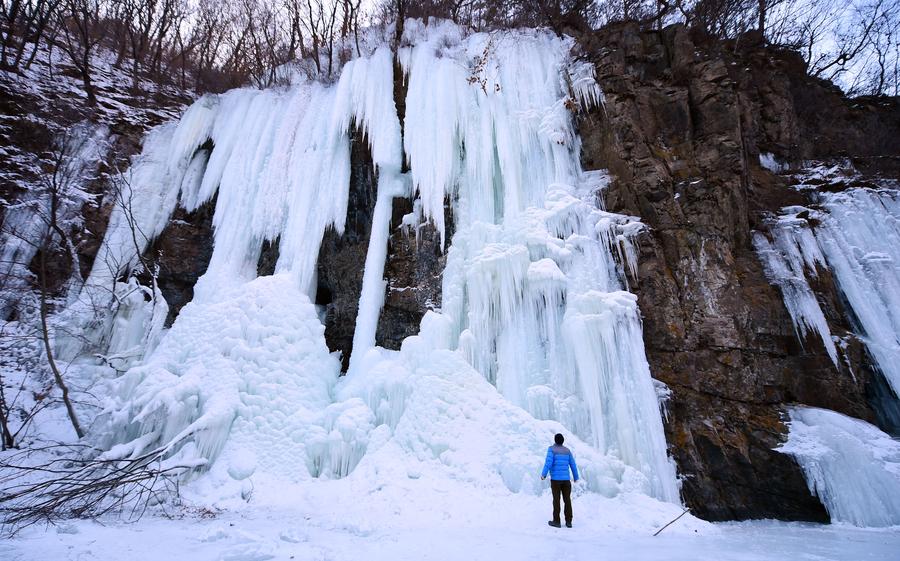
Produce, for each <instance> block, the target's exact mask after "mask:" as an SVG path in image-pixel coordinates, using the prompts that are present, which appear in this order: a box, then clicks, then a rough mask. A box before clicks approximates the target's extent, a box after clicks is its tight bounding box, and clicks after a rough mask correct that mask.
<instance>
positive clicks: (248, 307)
mask: <svg viewBox="0 0 900 561" xmlns="http://www.w3.org/2000/svg"><path fill="white" fill-rule="evenodd" d="M339 372H340V363H339V361H338V360H337V358H336V357H333V356H331V355H330V354H329V351H328V348H327V347H326V346H325V339H324V327H323V326H322V324H321V323H320V322H319V318H318V316H317V315H316V311H315V307H314V306H313V305H312V304H311V303H310V302H309V299H308V298H307V297H306V295H305V294H302V293H301V292H300V291H299V290H298V289H297V287H296V285H295V279H292V278H291V277H290V276H289V275H286V274H284V275H275V276H272V277H260V278H258V279H255V280H253V281H250V282H248V283H247V284H245V285H242V286H240V287H238V288H235V289H232V290H230V291H224V292H222V293H221V294H220V295H219V297H218V298H217V299H214V300H209V301H205V302H197V301H194V302H191V303H189V304H188V305H186V306H185V307H184V309H183V310H182V312H181V314H180V315H179V316H178V321H177V322H175V324H174V325H173V326H172V329H171V330H170V331H169V332H168V333H167V334H166V337H165V338H164V339H163V341H162V342H161V343H160V345H159V347H158V348H157V349H156V351H155V352H154V353H153V354H152V355H151V356H150V358H149V359H148V360H146V361H145V362H144V363H143V364H141V365H139V366H136V367H134V368H131V369H130V370H129V371H128V372H127V373H126V374H125V375H124V376H123V377H122V378H120V379H118V380H116V381H115V383H114V387H113V393H112V396H113V398H114V399H115V401H114V402H113V403H112V405H111V406H110V407H109V410H108V411H107V412H106V416H107V417H108V418H107V419H106V420H107V423H108V425H109V426H110V428H112V429H113V432H112V433H111V434H108V435H107V438H113V440H110V441H109V442H107V443H106V444H107V446H111V449H110V451H109V452H107V456H108V457H118V458H123V457H130V456H137V455H140V454H142V453H144V452H147V451H150V450H154V449H156V448H158V447H165V448H166V449H168V452H167V455H169V456H178V457H183V458H186V459H189V458H194V459H199V460H207V461H215V460H216V458H217V457H218V455H219V453H220V452H221V451H222V449H223V448H225V447H226V443H227V448H228V449H229V450H232V451H235V453H236V454H237V453H238V451H239V454H238V456H235V459H234V460H233V461H234V464H233V465H229V470H231V471H232V472H233V474H234V475H235V478H236V479H243V478H245V477H248V476H249V475H250V474H252V472H253V470H254V469H255V466H257V465H258V466H259V467H261V468H263V469H266V470H269V471H273V472H275V473H278V474H282V475H289V476H292V475H293V474H295V473H298V470H297V468H296V466H298V465H299V466H305V465H306V463H307V459H308V456H307V453H306V446H307V443H308V442H311V441H312V439H310V438H309V431H310V429H309V427H310V426H311V425H312V424H314V423H315V422H316V421H317V420H318V419H319V417H320V416H321V415H322V412H323V410H325V409H326V408H327V407H328V406H329V405H331V403H332V399H331V389H332V386H333V385H334V383H335V381H336V380H337V377H338V374H339ZM115 442H121V443H122V444H118V445H114V444H115ZM230 460H231V459H229V461H230ZM303 471H305V470H299V472H300V473H302V472H303Z"/></svg>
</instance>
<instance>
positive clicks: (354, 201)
mask: <svg viewBox="0 0 900 561" xmlns="http://www.w3.org/2000/svg"><path fill="white" fill-rule="evenodd" d="M377 186H378V180H377V176H376V169H375V165H374V164H373V163H372V155H371V154H370V152H369V147H368V144H367V141H366V139H365V138H363V136H362V134H361V133H359V132H358V131H357V132H355V133H354V134H353V136H352V137H351V150H350V199H349V204H348V206H347V222H346V226H345V228H344V232H343V234H341V235H338V234H337V232H335V231H334V230H329V231H327V232H326V233H325V237H324V239H323V240H322V246H321V248H320V250H319V260H318V289H317V296H316V303H317V304H318V305H321V306H324V307H325V341H326V342H327V343H328V348H329V349H331V350H332V351H340V352H341V360H342V365H343V369H344V371H346V370H347V367H348V365H349V362H350V354H351V353H352V351H353V332H354V330H355V328H356V316H357V313H358V312H359V296H360V292H361V291H362V279H363V269H364V265H365V262H366V253H367V251H368V249H369V237H370V234H371V229H372V214H373V212H374V210H375V201H376V196H377ZM411 211H412V203H411V201H410V200H409V199H399V198H398V199H394V203H393V216H392V219H391V225H390V232H391V234H390V238H389V240H388V257H387V261H386V263H385V271H384V278H385V280H386V281H387V286H386V289H385V297H384V307H383V308H382V311H381V315H380V317H379V321H378V326H377V331H376V336H375V342H376V343H377V344H378V345H381V346H383V347H385V348H388V349H399V348H400V343H401V342H402V341H403V339H405V338H406V337H408V336H410V335H415V334H416V333H418V331H419V322H420V320H421V319H422V316H423V315H424V314H425V312H426V311H427V310H428V309H430V308H433V307H437V306H440V302H441V278H442V276H443V271H444V256H443V253H442V251H441V247H440V243H441V239H440V235H439V234H438V233H437V232H436V231H435V229H434V228H433V227H432V226H430V225H423V226H421V227H420V228H419V230H418V232H415V231H405V230H403V229H401V228H400V224H401V220H402V218H403V215H405V214H407V213H409V212H411Z"/></svg>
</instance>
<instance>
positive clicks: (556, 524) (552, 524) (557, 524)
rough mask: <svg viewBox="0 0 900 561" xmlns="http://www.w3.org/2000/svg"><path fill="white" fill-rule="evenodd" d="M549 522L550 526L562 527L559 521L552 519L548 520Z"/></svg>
mask: <svg viewBox="0 0 900 561" xmlns="http://www.w3.org/2000/svg"><path fill="white" fill-rule="evenodd" d="M547 524H549V525H550V526H553V527H554V528H562V525H561V524H560V523H559V522H554V521H552V520H548V521H547Z"/></svg>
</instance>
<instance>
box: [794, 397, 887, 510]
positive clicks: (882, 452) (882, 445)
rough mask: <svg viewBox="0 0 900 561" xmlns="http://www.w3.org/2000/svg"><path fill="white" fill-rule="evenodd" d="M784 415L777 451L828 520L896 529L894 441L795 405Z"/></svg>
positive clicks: (875, 431)
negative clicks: (798, 472) (801, 476)
mask: <svg viewBox="0 0 900 561" xmlns="http://www.w3.org/2000/svg"><path fill="white" fill-rule="evenodd" d="M790 416H791V421H790V423H789V426H790V432H789V434H788V441H787V442H786V443H785V444H784V445H783V446H782V447H781V448H779V450H780V451H781V452H784V453H786V454H790V455H792V456H794V457H795V458H797V461H798V462H799V463H800V466H801V467H802V468H803V472H804V473H805V474H806V481H807V483H808V484H809V490H810V491H812V492H813V493H814V494H816V495H817V496H818V497H819V498H820V499H822V503H823V504H824V505H825V508H826V509H828V514H830V515H831V519H832V520H833V521H835V522H847V523H850V524H854V525H856V526H875V527H878V526H898V525H900V442H898V441H897V440H896V439H893V438H891V437H890V436H889V435H887V434H885V433H884V432H882V431H880V430H879V429H878V428H877V427H875V426H873V425H870V424H869V423H866V422H865V421H860V420H859V419H854V418H852V417H847V416H846V415H841V414H840V413H836V412H834V411H829V410H828V409H817V408H813V407H795V408H792V409H791V410H790Z"/></svg>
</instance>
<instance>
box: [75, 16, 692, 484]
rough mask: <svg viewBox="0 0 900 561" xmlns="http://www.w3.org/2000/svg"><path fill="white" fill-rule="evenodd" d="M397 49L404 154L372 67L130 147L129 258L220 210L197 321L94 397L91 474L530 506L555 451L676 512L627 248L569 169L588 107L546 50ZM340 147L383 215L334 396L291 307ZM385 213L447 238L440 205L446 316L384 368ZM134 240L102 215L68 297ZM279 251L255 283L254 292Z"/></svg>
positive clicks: (589, 94)
mask: <svg viewBox="0 0 900 561" xmlns="http://www.w3.org/2000/svg"><path fill="white" fill-rule="evenodd" d="M406 33H407V37H406V38H405V40H404V45H408V46H405V47H402V48H401V51H400V53H399V55H398V56H399V59H400V62H401V67H402V69H403V71H404V72H405V73H406V80H408V86H409V87H408V93H407V97H406V108H407V111H406V118H405V129H404V133H405V134H404V136H403V138H402V139H401V136H400V124H399V119H398V117H397V112H396V108H395V106H394V103H393V97H392V95H393V93H392V92H393V83H394V78H395V77H394V76H393V64H392V62H393V61H392V59H391V53H390V52H389V51H388V50H387V49H386V48H380V49H377V50H375V51H374V52H373V53H371V54H370V55H369V56H366V57H361V58H358V59H355V60H353V61H352V62H350V63H348V64H347V65H346V66H345V67H344V69H343V72H342V74H341V76H340V79H339V80H338V82H337V84H335V85H333V86H325V85H321V84H315V83H301V84H297V85H294V86H292V87H290V88H287V89H281V90H264V91H256V90H235V91H231V92H228V93H226V94H222V95H219V96H208V97H205V98H203V99H201V100H200V101H198V102H197V103H195V104H194V105H193V106H192V107H191V108H189V109H188V111H187V112H186V113H185V115H184V116H183V117H182V119H181V120H180V122H178V123H173V124H168V125H164V126H162V127H160V128H159V129H157V130H156V131H154V132H153V133H152V134H151V135H150V136H149V137H148V139H147V142H146V145H145V150H144V153H143V154H142V156H141V157H140V158H139V159H137V160H136V162H135V164H134V166H133V169H132V171H131V176H130V177H131V180H130V182H129V185H130V188H131V190H132V192H131V197H130V200H131V201H132V211H133V219H134V220H136V221H137V222H138V224H139V226H140V230H141V231H142V232H143V233H145V234H146V237H147V238H148V239H150V238H152V237H153V236H155V235H157V234H158V233H159V232H160V231H161V230H162V228H163V227H164V226H165V224H166V221H167V220H168V218H169V216H170V215H171V212H172V211H173V209H174V208H175V206H176V205H177V204H181V205H183V206H185V207H186V208H188V209H193V208H196V207H198V206H199V205H200V204H203V203H204V202H205V201H208V200H210V199H211V198H212V197H213V196H214V195H215V196H216V197H217V199H216V209H215V214H214V218H213V225H214V228H215V246H214V251H213V255H212V260H211V262H210V264H209V268H208V270H207V272H206V273H205V274H204V276H203V277H202V278H201V279H200V281H199V282H198V284H197V287H196V289H195V297H194V300H193V301H192V302H191V303H189V304H188V305H187V306H185V308H184V309H183V310H182V311H181V313H180V315H179V316H178V318H177V320H176V321H175V324H174V325H173V326H172V328H171V329H170V330H169V331H168V332H167V333H166V335H165V336H164V337H163V339H162V341H161V342H160V343H159V345H158V347H157V348H156V349H155V350H153V351H152V352H150V353H149V355H148V356H147V357H146V358H145V359H144V360H143V361H142V362H141V363H140V364H138V365H136V366H135V367H133V368H131V369H130V370H129V371H128V372H127V373H126V374H125V375H124V376H122V377H121V378H120V379H118V380H116V381H114V382H113V383H112V384H111V387H110V391H111V393H112V395H113V396H115V402H114V403H113V404H112V405H111V406H110V407H109V408H108V409H107V411H106V412H105V413H104V415H103V420H104V424H103V429H102V430H101V431H99V432H100V438H101V440H102V444H103V445H104V447H105V448H107V449H108V450H109V452H107V455H108V456H110V457H127V456H129V455H133V454H137V453H140V452H141V451H147V450H152V449H154V448H157V447H162V448H163V449H165V450H166V454H168V455H171V456H172V457H175V458H179V459H183V460H184V461H186V462H189V463H191V464H198V463H200V464H205V468H206V469H208V470H209V477H211V478H213V479H214V480H215V481H217V482H219V483H221V485H217V490H216V492H218V493H229V492H232V491H233V490H238V489H242V488H243V487H244V486H246V484H247V480H248V478H250V477H251V476H253V475H254V474H265V475H266V476H267V477H268V476H271V477H280V478H285V479H290V480H295V481H296V480H301V481H302V480H304V479H307V478H310V477H326V478H332V477H345V476H348V474H352V473H353V472H354V469H355V468H356V467H357V465H358V464H360V462H361V461H362V462H364V463H365V464H366V465H368V466H375V467H374V469H377V466H378V465H382V464H383V465H392V463H391V462H392V458H394V457H395V456H398V455H399V456H402V457H404V458H406V459H407V463H408V464H409V465H413V466H419V465H421V466H422V467H421V469H427V470H438V471H440V472H442V473H446V474H447V476H448V477H452V478H456V479H464V480H466V481H472V482H474V483H478V484H484V485H487V484H491V482H492V481H494V480H496V482H502V483H503V484H504V485H505V486H506V487H507V488H508V489H510V490H511V491H515V492H539V490H540V489H541V487H540V486H539V482H538V475H539V472H538V470H537V469H536V467H535V462H536V460H535V458H536V457H537V458H538V459H539V457H540V454H541V453H542V450H543V447H544V446H545V445H546V444H547V442H548V441H549V439H550V437H551V436H552V434H553V433H554V432H557V431H563V432H565V433H567V434H573V436H571V437H570V439H569V440H570V442H571V445H572V446H571V447H572V448H573V449H574V450H575V451H576V454H578V456H579V461H580V464H581V465H584V466H585V469H584V478H585V480H586V483H587V486H588V488H589V489H590V490H592V491H595V492H598V493H602V494H605V495H608V496H612V495H616V494H619V493H622V492H625V491H637V492H640V493H645V494H648V495H651V496H653V497H656V498H658V499H661V500H664V501H670V502H677V501H678V500H679V498H678V484H677V481H676V478H675V470H674V466H673V463H672V462H671V460H670V459H669V458H668V456H667V453H666V443H665V439H664V436H663V427H662V421H661V418H660V411H659V406H658V400H657V396H656V392H655V389H654V385H653V383H652V380H651V377H650V372H649V367H648V365H647V361H646V358H645V356H644V349H643V340H642V330H641V323H640V315H639V311H638V309H637V304H636V298H635V297H634V296H633V295H632V294H630V293H628V292H626V291H624V288H625V284H624V283H625V281H624V279H625V270H626V269H627V270H628V271H629V272H630V274H632V275H633V274H634V272H635V251H634V245H633V244H634V235H635V234H636V233H637V232H638V231H640V229H641V225H640V223H639V222H638V221H637V220H636V219H634V218H632V217H626V216H620V215H615V214H611V213H607V212H604V211H603V210H602V208H601V206H600V203H599V194H598V187H600V186H602V184H603V181H604V177H603V175H602V174H599V173H596V172H593V173H585V172H583V171H582V170H581V168H580V164H579V148H580V146H579V139H578V137H577V135H576V134H575V132H574V128H573V123H572V119H573V111H574V109H575V108H576V107H577V106H578V105H579V104H581V103H596V102H598V101H599V100H600V92H599V89H598V88H597V86H596V83H595V82H594V81H593V78H592V69H591V67H590V65H587V64H583V63H577V62H574V61H573V60H572V59H571V56H570V50H571V47H572V44H571V42H570V41H569V40H567V39H561V38H558V37H555V36H553V35H552V34H550V33H546V32H540V31H518V32H510V33H503V34H496V35H490V34H475V35H471V36H464V34H463V32H462V31H461V30H460V29H459V28H457V27H455V26H452V25H449V24H441V23H438V24H433V25H429V26H427V27H426V26H424V25H421V24H417V23H415V22H412V23H410V24H409V25H407V29H406ZM353 124H355V125H356V126H360V127H361V128H363V129H364V130H365V131H366V137H367V138H368V140H369V142H370V144H371V148H372V155H373V160H374V163H375V164H376V166H377V169H378V202H377V204H376V209H375V215H376V219H375V221H374V224H373V226H372V228H373V230H372V236H371V241H370V246H369V250H368V255H367V258H366V262H365V271H364V281H363V288H362V296H361V298H360V311H359V317H358V319H357V326H356V329H357V331H356V334H355V336H354V352H353V356H352V357H351V368H350V371H349V372H348V375H347V376H346V377H344V378H340V377H339V374H340V372H339V367H340V365H339V361H338V360H337V358H336V357H335V356H333V355H331V354H329V353H328V349H327V347H326V344H325V340H324V336H323V328H322V325H321V323H320V322H319V319H318V317H317V315H316V313H315V308H314V306H313V305H312V301H314V297H315V289H316V283H315V274H316V273H315V263H316V258H317V255H318V250H319V245H320V243H321V239H322V236H323V233H324V232H325V230H326V229H327V228H329V227H333V228H335V229H337V230H338V231H340V230H341V229H342V228H343V222H344V218H345V216H346V214H347V204H348V188H349V187H348V182H349V157H350V156H349V144H348V143H349V134H348V133H349V128H350V126H352V125H353ZM403 158H406V160H407V161H408V163H409V167H410V172H409V173H408V174H403V173H401V169H402V166H401V164H402V161H403ZM396 196H412V197H415V198H416V199H417V207H418V208H420V209H422V211H423V216H424V218H425V219H428V220H432V221H433V222H434V223H435V225H436V226H437V227H438V229H439V231H440V232H441V233H442V235H444V233H445V232H446V230H445V227H446V225H445V224H444V223H443V220H444V205H445V201H449V204H451V205H452V209H453V216H454V221H455V224H454V226H455V227H454V231H455V233H454V235H453V236H452V239H450V240H447V242H448V246H447V249H446V251H447V252H448V257H447V266H446V270H445V272H444V278H443V308H442V309H441V310H440V311H432V312H429V313H427V314H426V315H425V318H424V319H423V321H422V325H421V331H420V334H419V335H417V336H414V337H410V338H408V339H407V340H406V341H404V343H403V345H402V348H401V350H400V351H399V352H392V351H387V350H384V349H381V348H378V347H376V346H375V341H374V327H375V325H376V323H377V319H378V315H379V313H380V309H381V306H382V299H383V291H384V284H383V283H384V281H383V278H382V277H383V268H384V261H385V256H386V251H387V248H386V244H387V237H388V234H389V218H390V201H391V199H392V198H393V197H396ZM129 218H130V217H128V216H123V214H122V213H121V212H120V213H116V214H114V216H113V218H112V219H111V224H110V228H109V231H108V234H107V237H106V240H105V242H104V246H103V248H102V249H101V252H100V257H99V258H98V259H97V265H96V266H95V268H94V271H93V272H92V275H91V279H90V281H89V282H93V283H101V284H102V283H110V282H112V281H114V280H115V278H116V277H118V276H119V275H121V274H122V272H123V271H125V270H127V269H128V267H129V266H132V265H133V264H134V263H135V259H136V256H137V253H138V252H139V251H142V249H143V248H142V247H136V246H135V244H134V240H133V239H132V238H131V230H130V228H129V224H128V219H129ZM274 239H280V256H279V260H278V263H277V267H276V274H275V275H274V276H271V277H261V278H255V277H256V263H257V261H258V258H259V253H260V248H261V245H262V243H263V241H264V240H274ZM142 241H145V240H142ZM138 245H140V244H138ZM109 264H115V266H114V267H112V268H110V267H109ZM536 455H537V456H536ZM538 467H539V466H538ZM419 469H420V468H418V467H416V468H414V469H413V471H416V470H419ZM407 475H409V476H410V477H415V476H416V474H414V473H409V474H407Z"/></svg>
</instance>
